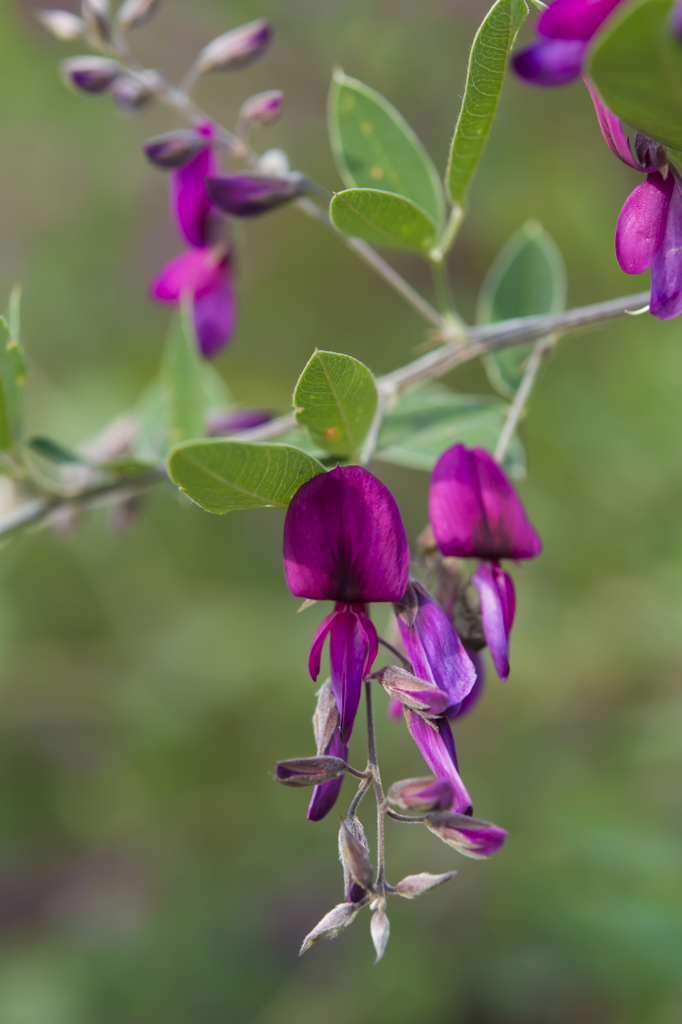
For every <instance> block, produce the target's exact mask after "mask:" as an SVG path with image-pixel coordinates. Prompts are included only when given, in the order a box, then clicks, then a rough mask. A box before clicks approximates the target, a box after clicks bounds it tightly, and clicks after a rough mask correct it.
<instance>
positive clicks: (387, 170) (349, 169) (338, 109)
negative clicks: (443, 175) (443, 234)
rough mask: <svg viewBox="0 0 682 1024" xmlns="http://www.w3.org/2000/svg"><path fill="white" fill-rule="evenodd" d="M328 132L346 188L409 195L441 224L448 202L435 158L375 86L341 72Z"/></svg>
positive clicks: (335, 84) (332, 97) (335, 80)
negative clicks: (445, 198)
mask: <svg viewBox="0 0 682 1024" xmlns="http://www.w3.org/2000/svg"><path fill="white" fill-rule="evenodd" d="M328 119H329V136H330V140H331V147H332V152H333V153H334V158H335V160H336V165H337V167H338V169H339V174H340V175H341V178H342V179H343V182H344V184H345V185H346V186H347V187H348V188H353V187H357V188H381V189H383V190H384V191H386V192H395V193H396V194H397V195H400V196H405V197H406V198H407V199H411V200H412V202H413V203H415V204H416V205H417V206H419V207H421V209H423V210H425V211H426V212H427V213H428V214H429V216H431V217H432V218H433V220H434V222H435V223H437V224H439V225H440V224H441V223H442V221H443V217H444V209H445V202H444V197H443V188H442V186H441V183H440V176H439V174H438V171H437V170H436V168H435V167H434V164H433V161H432V160H431V157H430V156H429V154H428V153H427V152H426V150H425V149H424V147H423V145H422V144H421V142H420V141H419V139H418V138H417V136H416V135H415V133H414V132H413V131H412V129H411V128H410V126H409V124H408V123H407V121H406V120H405V119H404V117H403V116H402V115H401V114H399V113H398V111H397V110H396V109H395V107H393V106H392V105H391V104H390V103H389V102H388V100H385V99H384V97H383V96H381V95H380V94H379V93H378V92H376V91H375V90H374V89H370V88H369V86H367V85H363V84H362V82H358V81H357V79H355V78H349V77H348V76H347V75H344V73H343V72H342V71H337V72H336V73H335V74H334V78H333V80H332V85H331V89H330V92H329V102H328Z"/></svg>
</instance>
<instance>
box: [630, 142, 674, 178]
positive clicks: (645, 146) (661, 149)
mask: <svg viewBox="0 0 682 1024" xmlns="http://www.w3.org/2000/svg"><path fill="white" fill-rule="evenodd" d="M634 148H635V156H636V157H637V163H638V164H639V165H640V167H641V168H642V170H645V171H649V172H651V171H662V172H663V171H664V170H665V173H663V177H664V178H665V176H666V174H667V170H668V151H667V149H666V147H665V146H663V145H661V143H660V142H655V141H654V140H653V139H650V138H649V136H648V135H645V134H644V133H643V132H635V143H634Z"/></svg>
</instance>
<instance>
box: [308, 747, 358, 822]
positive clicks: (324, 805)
mask: <svg viewBox="0 0 682 1024" xmlns="http://www.w3.org/2000/svg"><path fill="white" fill-rule="evenodd" d="M325 754H330V755H331V756H332V757H340V758H342V760H344V761H347V760H348V746H347V745H346V744H345V743H343V742H342V741H341V736H340V734H339V730H338V728H337V729H335V731H334V734H333V735H332V738H331V740H330V741H329V746H328V747H327V749H326V750H325ZM342 785H343V775H342V776H341V777H340V778H338V779H332V780H331V781H330V782H323V783H322V785H321V786H315V789H314V790H313V796H312V799H311V801H310V806H309V807H308V821H321V820H322V818H324V817H325V815H327V814H329V812H330V811H331V809H332V807H333V806H334V804H335V803H336V801H337V800H338V798H339V793H340V792H341V786H342Z"/></svg>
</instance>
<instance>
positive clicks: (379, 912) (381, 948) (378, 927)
mask: <svg viewBox="0 0 682 1024" xmlns="http://www.w3.org/2000/svg"><path fill="white" fill-rule="evenodd" d="M369 930H370V934H371V936H372V942H373V943H374V948H375V949H376V951H377V958H376V960H375V961H374V963H375V964H378V963H379V961H380V960H381V958H382V956H383V955H384V953H385V951H386V946H387V945H388V938H389V935H390V934H391V926H390V924H389V921H388V918H387V917H386V911H385V909H384V901H383V900H382V901H381V903H380V904H379V905H378V906H377V908H376V910H375V911H374V913H373V914H372V920H371V922H370V926H369Z"/></svg>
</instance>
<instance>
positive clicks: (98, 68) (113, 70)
mask: <svg viewBox="0 0 682 1024" xmlns="http://www.w3.org/2000/svg"><path fill="white" fill-rule="evenodd" d="M61 71H62V77H63V78H64V80H65V81H66V82H67V83H70V84H71V85H74V86H75V87H76V88H77V89H82V91H83V92H89V93H98V92H106V90H107V89H108V88H109V86H111V85H112V84H113V83H114V82H115V81H116V79H117V78H118V76H119V75H120V74H121V65H120V64H117V63H116V61H115V60H109V58H108V57H70V58H69V59H68V60H65V61H63V62H62V66H61Z"/></svg>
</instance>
